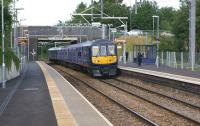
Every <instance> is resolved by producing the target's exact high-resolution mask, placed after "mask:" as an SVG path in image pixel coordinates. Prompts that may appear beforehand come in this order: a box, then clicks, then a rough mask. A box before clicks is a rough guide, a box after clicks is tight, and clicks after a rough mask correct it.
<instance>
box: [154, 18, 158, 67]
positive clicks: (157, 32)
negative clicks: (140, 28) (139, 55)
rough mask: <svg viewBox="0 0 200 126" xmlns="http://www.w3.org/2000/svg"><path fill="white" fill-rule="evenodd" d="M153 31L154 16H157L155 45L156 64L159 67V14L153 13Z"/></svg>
mask: <svg viewBox="0 0 200 126" xmlns="http://www.w3.org/2000/svg"><path fill="white" fill-rule="evenodd" d="M152 17H153V32H154V18H157V35H156V45H157V55H156V66H157V68H159V54H158V51H159V45H158V44H159V16H156V15H153V16H152Z"/></svg>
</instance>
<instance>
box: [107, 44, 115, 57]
mask: <svg viewBox="0 0 200 126" xmlns="http://www.w3.org/2000/svg"><path fill="white" fill-rule="evenodd" d="M108 55H111V56H112V55H115V46H114V45H108Z"/></svg>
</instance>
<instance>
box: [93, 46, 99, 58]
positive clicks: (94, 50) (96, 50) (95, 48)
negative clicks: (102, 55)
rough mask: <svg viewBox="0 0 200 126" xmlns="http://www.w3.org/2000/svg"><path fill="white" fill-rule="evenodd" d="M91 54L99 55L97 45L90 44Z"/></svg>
mask: <svg viewBox="0 0 200 126" xmlns="http://www.w3.org/2000/svg"><path fill="white" fill-rule="evenodd" d="M92 56H99V46H92Z"/></svg>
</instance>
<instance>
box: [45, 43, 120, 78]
mask: <svg viewBox="0 0 200 126" xmlns="http://www.w3.org/2000/svg"><path fill="white" fill-rule="evenodd" d="M48 58H49V61H51V62H56V63H61V64H63V65H66V66H69V67H72V68H76V69H79V70H81V71H82V70H83V71H86V72H87V73H88V74H90V75H91V76H93V77H102V76H115V75H117V72H118V71H117V65H118V58H117V46H116V45H115V44H114V43H113V42H111V41H109V40H105V39H98V40H92V41H86V42H82V43H78V44H73V45H69V46H65V47H53V48H50V49H48Z"/></svg>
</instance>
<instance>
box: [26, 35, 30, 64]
mask: <svg viewBox="0 0 200 126" xmlns="http://www.w3.org/2000/svg"><path fill="white" fill-rule="evenodd" d="M27 36H28V62H29V55H30V51H29V49H30V48H29V46H30V38H29V34H28V35H27Z"/></svg>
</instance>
